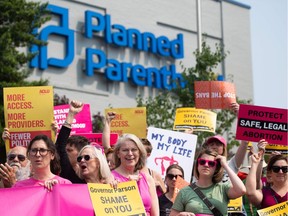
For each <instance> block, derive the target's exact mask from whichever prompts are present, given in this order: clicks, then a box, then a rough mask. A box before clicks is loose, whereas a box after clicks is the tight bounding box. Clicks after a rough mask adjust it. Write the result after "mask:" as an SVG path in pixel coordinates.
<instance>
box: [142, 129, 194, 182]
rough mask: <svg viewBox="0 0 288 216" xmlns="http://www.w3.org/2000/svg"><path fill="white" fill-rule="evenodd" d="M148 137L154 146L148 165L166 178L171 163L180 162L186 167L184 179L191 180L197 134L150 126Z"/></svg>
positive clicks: (179, 163)
mask: <svg viewBox="0 0 288 216" xmlns="http://www.w3.org/2000/svg"><path fill="white" fill-rule="evenodd" d="M147 139H148V140H149V141H150V142H151V144H152V146H153V151H152V153H151V155H150V157H149V158H148V161H147V165H148V167H149V168H151V169H153V170H155V171H157V172H158V173H160V174H161V176H162V178H164V177H165V173H166V169H167V167H168V166H170V165H171V164H178V165H180V166H181V167H182V168H183V169H184V173H185V176H184V177H185V178H184V179H185V180H186V181H187V182H190V180H191V174H192V169H193V162H194V156H195V151H196V145H197V136H196V135H194V134H188V133H183V132H176V131H171V130H164V129H159V128H152V127H149V128H148V135H147Z"/></svg>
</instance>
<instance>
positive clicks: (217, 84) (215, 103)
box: [194, 81, 236, 109]
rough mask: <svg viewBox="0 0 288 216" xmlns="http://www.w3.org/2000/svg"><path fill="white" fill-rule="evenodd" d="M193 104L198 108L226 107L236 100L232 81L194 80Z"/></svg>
mask: <svg viewBox="0 0 288 216" xmlns="http://www.w3.org/2000/svg"><path fill="white" fill-rule="evenodd" d="M194 88H195V89H194V90H195V106H196V108H198V109H227V108H229V107H230V104H231V103H235V102H236V94H235V87H234V84H233V83H229V82H224V81H196V82H195V85H194Z"/></svg>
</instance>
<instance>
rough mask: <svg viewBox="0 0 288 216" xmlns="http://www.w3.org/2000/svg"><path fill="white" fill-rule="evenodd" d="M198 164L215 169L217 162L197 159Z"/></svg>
mask: <svg viewBox="0 0 288 216" xmlns="http://www.w3.org/2000/svg"><path fill="white" fill-rule="evenodd" d="M198 164H200V165H201V166H204V165H206V164H208V166H209V167H215V166H216V164H217V161H212V160H205V159H202V158H198Z"/></svg>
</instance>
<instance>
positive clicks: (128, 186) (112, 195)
mask: <svg viewBox="0 0 288 216" xmlns="http://www.w3.org/2000/svg"><path fill="white" fill-rule="evenodd" d="M87 185H88V190H89V193H90V197H91V200H92V204H93V208H94V210H95V213H96V215H97V216H109V215H111V216H114V215H117V216H127V215H141V216H144V215H146V212H145V208H144V205H143V202H142V198H141V196H140V193H139V190H138V186H137V183H136V181H128V182H122V183H119V184H118V185H117V189H114V188H112V187H111V186H110V184H95V183H88V184H87Z"/></svg>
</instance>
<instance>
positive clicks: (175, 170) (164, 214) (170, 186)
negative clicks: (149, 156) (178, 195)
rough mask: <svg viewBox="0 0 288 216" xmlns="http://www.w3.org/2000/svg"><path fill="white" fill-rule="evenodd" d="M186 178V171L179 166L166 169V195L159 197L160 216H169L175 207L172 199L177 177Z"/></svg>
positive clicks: (173, 165)
mask: <svg viewBox="0 0 288 216" xmlns="http://www.w3.org/2000/svg"><path fill="white" fill-rule="evenodd" d="M178 176H180V177H181V178H184V170H183V168H182V167H181V166H179V165H178V164H172V165H170V166H169V167H168V168H167V169H166V176H165V183H166V186H167V188H166V193H164V194H162V195H161V196H160V197H158V200H159V210H160V216H168V215H169V214H170V211H171V207H172V205H173V202H172V198H173V195H174V191H175V184H176V180H177V177H178Z"/></svg>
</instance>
